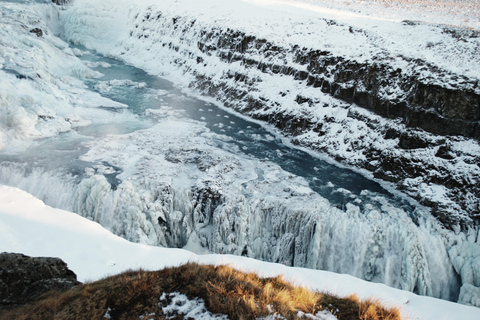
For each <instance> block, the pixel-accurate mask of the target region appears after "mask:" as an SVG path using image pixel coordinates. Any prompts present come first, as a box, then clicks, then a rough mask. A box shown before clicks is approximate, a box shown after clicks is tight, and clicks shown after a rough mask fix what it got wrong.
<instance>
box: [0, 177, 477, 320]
mask: <svg viewBox="0 0 480 320" xmlns="http://www.w3.org/2000/svg"><path fill="white" fill-rule="evenodd" d="M0 248H1V251H4V252H18V253H23V254H26V255H31V256H50V257H59V258H61V259H63V260H64V261H65V262H66V263H67V264H68V267H69V268H70V269H72V270H73V271H74V272H75V273H76V274H77V275H78V278H79V280H80V281H86V280H92V281H94V280H97V279H99V278H102V277H104V276H107V275H112V274H116V273H119V272H122V271H125V270H128V269H131V268H133V269H135V268H144V269H147V270H156V269H161V268H163V267H167V266H177V265H180V264H182V263H185V262H188V261H194V262H199V263H208V264H230V265H232V266H234V267H235V268H238V269H240V270H244V271H255V272H258V273H259V274H260V275H261V276H265V277H267V276H275V275H279V274H283V275H285V277H286V278H287V279H289V280H291V281H293V282H294V283H296V284H299V285H305V286H307V287H310V288H311V289H313V290H323V291H328V292H331V293H335V294H338V295H342V296H344V295H349V294H353V293H357V294H358V295H359V296H360V297H361V298H369V297H372V298H378V299H380V300H381V301H383V302H384V303H385V304H386V305H387V306H399V307H400V308H401V311H402V314H403V315H404V316H406V317H408V319H411V320H415V319H423V320H429V319H431V320H439V319H445V320H447V319H458V318H461V319H464V320H469V319H471V320H474V319H479V317H480V309H478V308H474V307H468V306H463V305H460V304H455V303H451V302H448V301H444V300H438V299H433V298H429V297H424V296H417V295H415V294H412V293H409V292H406V291H400V290H397V289H393V288H390V287H387V286H385V285H382V284H374V283H369V282H366V281H362V280H359V279H357V278H354V277H352V276H348V275H341V274H335V273H331V272H325V271H318V270H310V269H302V268H292V267H286V266H284V265H281V264H273V263H266V262H261V261H258V260H253V259H249V258H244V257H238V256H230V255H196V254H193V253H192V252H190V251H186V250H181V249H166V248H159V247H150V246H146V245H142V244H134V243H131V242H128V241H126V240H124V239H122V238H119V237H117V236H115V235H113V234H111V233H110V232H108V231H107V230H105V229H103V228H102V227H101V226H100V225H98V224H97V223H94V222H92V221H89V220H87V219H85V218H82V217H80V216H78V215H76V214H73V213H70V212H67V211H63V210H58V209H53V208H51V207H48V206H46V205H44V204H43V202H41V201H40V200H38V199H36V198H34V197H32V196H31V195H29V194H27V193H25V192H23V191H21V190H19V189H16V188H12V187H6V186H0Z"/></svg>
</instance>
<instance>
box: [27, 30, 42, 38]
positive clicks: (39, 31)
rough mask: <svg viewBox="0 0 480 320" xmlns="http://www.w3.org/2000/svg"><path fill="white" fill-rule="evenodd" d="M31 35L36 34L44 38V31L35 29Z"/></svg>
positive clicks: (31, 31)
mask: <svg viewBox="0 0 480 320" xmlns="http://www.w3.org/2000/svg"><path fill="white" fill-rule="evenodd" d="M30 33H35V34H36V35H37V37H42V36H43V31H42V29H40V28H34V29H32V30H30Z"/></svg>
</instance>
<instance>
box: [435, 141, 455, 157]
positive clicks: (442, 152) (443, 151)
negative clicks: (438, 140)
mask: <svg viewBox="0 0 480 320" xmlns="http://www.w3.org/2000/svg"><path fill="white" fill-rule="evenodd" d="M435 157H439V158H443V159H447V160H452V159H455V154H454V153H453V152H452V150H450V148H449V147H448V146H445V145H444V146H440V148H438V151H437V153H436V154H435Z"/></svg>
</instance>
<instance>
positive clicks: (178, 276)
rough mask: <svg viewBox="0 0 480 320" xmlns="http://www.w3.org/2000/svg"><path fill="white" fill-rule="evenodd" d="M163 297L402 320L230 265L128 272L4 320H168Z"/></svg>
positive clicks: (377, 307)
mask: <svg viewBox="0 0 480 320" xmlns="http://www.w3.org/2000/svg"><path fill="white" fill-rule="evenodd" d="M163 292H165V293H172V292H180V293H183V294H185V295H187V296H188V297H189V298H195V297H199V298H202V299H203V300H204V301H205V305H206V307H207V309H208V310H209V311H210V312H212V313H221V314H227V315H228V317H229V318H230V319H255V318H258V317H261V316H265V315H267V314H270V313H272V311H273V312H274V313H277V314H280V315H282V316H283V317H285V318H286V319H298V318H299V315H298V311H302V312H304V313H313V314H314V313H316V312H318V311H321V310H324V309H327V310H329V311H331V312H332V313H334V314H335V315H336V317H337V318H338V319H340V320H353V319H355V320H358V319H360V320H367V319H369V320H383V319H385V320H400V319H401V318H400V312H399V310H397V309H394V310H387V309H385V308H383V307H382V305H381V303H379V302H378V301H360V300H359V299H358V298H357V297H356V296H351V297H348V298H339V297H335V296H332V295H328V294H322V293H318V292H312V291H310V290H307V289H305V288H302V287H297V286H293V285H291V284H290V283H288V282H287V281H285V280H284V279H283V278H282V277H274V278H259V277H258V276H257V275H256V274H255V273H243V272H240V271H236V270H235V269H232V268H230V267H228V266H217V267H215V266H209V265H198V264H194V263H189V264H186V265H183V266H180V267H176V268H167V269H164V270H160V271H154V272H147V271H142V270H140V271H129V272H125V273H123V274H120V275H117V276H113V277H108V278H105V279H103V280H100V281H96V282H93V283H88V284H83V285H80V286H78V287H77V288H74V289H72V290H70V291H67V292H65V293H63V294H58V293H54V292H52V293H50V294H48V295H46V296H45V297H44V298H43V299H42V300H40V301H37V302H35V303H32V304H30V305H27V306H24V307H22V308H19V309H16V310H10V311H6V312H5V313H3V314H2V315H0V319H1V320H3V319H102V318H104V315H105V313H106V311H107V310H110V311H109V314H110V316H111V318H112V319H138V318H139V316H141V315H144V314H146V313H147V314H154V315H152V316H149V318H153V319H165V315H164V314H163V312H162V308H161V306H160V305H159V298H160V296H161V295H162V293H163ZM176 319H177V318H176ZM178 319H181V317H178Z"/></svg>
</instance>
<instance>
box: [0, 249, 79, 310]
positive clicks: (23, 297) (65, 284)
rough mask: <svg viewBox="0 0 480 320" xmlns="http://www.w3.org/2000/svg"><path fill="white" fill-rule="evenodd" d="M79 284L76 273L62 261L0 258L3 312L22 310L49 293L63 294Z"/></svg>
mask: <svg viewBox="0 0 480 320" xmlns="http://www.w3.org/2000/svg"><path fill="white" fill-rule="evenodd" d="M79 284H80V282H78V281H77V276H76V275H75V273H73V271H71V270H70V269H68V267H67V264H66V263H65V262H63V261H62V260H61V259H59V258H32V257H28V256H25V255H23V254H18V253H6V252H4V253H1V254H0V309H2V308H13V307H18V306H20V305H23V304H26V303H29V302H32V301H35V300H37V299H38V298H39V297H41V296H42V295H43V294H45V293H47V292H50V291H57V292H63V291H67V290H69V289H71V288H73V287H75V286H77V285H79Z"/></svg>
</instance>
